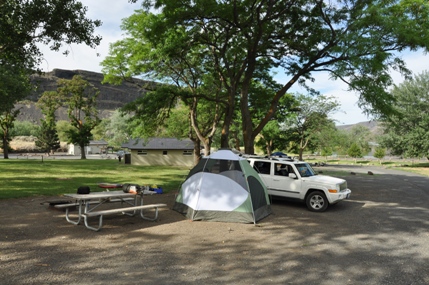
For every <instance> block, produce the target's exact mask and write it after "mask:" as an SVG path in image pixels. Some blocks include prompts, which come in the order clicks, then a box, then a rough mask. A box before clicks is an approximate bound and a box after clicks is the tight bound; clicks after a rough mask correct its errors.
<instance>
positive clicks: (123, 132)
mask: <svg viewBox="0 0 429 285" xmlns="http://www.w3.org/2000/svg"><path fill="white" fill-rule="evenodd" d="M131 118H132V116H131V115H130V114H122V113H121V112H120V111H119V110H115V111H114V112H113V114H112V116H110V118H108V119H103V120H102V121H101V122H100V124H99V125H97V126H96V127H95V128H94V130H93V131H92V134H93V135H94V139H96V140H102V139H103V140H105V141H107V142H108V144H109V146H113V147H116V148H119V147H121V145H122V144H123V143H125V142H127V141H129V140H130V139H131V138H132V128H131V127H130V124H129V123H128V122H129V120H130V119H131Z"/></svg>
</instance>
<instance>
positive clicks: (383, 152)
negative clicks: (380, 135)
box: [374, 147, 386, 164]
mask: <svg viewBox="0 0 429 285" xmlns="http://www.w3.org/2000/svg"><path fill="white" fill-rule="evenodd" d="M385 156H386V149H385V148H382V147H377V148H376V149H375V151H374V157H375V158H378V159H379V161H380V164H381V160H382V159H383V157H385Z"/></svg>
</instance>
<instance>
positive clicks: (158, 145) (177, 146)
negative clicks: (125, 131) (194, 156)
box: [121, 138, 194, 150]
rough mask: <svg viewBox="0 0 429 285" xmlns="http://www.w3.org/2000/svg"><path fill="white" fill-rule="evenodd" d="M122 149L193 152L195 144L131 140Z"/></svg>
mask: <svg viewBox="0 0 429 285" xmlns="http://www.w3.org/2000/svg"><path fill="white" fill-rule="evenodd" d="M121 147H123V148H128V149H143V150H150V149H152V150H161V149H162V150H193V149H194V143H193V142H192V141H191V140H190V139H176V138H148V139H131V140H130V141H129V142H127V143H124V144H122V145H121Z"/></svg>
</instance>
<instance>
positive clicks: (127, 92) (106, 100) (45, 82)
mask: <svg viewBox="0 0 429 285" xmlns="http://www.w3.org/2000/svg"><path fill="white" fill-rule="evenodd" d="M74 75H80V76H82V78H83V79H85V80H86V81H88V82H89V83H91V84H93V85H94V86H95V87H96V88H98V89H99V91H100V94H99V96H98V99H97V106H98V109H99V113H100V118H107V117H110V115H111V114H112V112H113V111H114V110H116V109H118V108H120V107H123V106H124V105H125V104H126V103H129V102H132V101H134V100H136V99H137V98H138V97H140V96H143V95H144V94H145V92H146V91H147V89H146V87H147V86H149V85H150V84H153V83H152V82H149V81H143V80H139V79H135V83H130V82H124V83H122V84H121V85H117V86H116V85H111V84H102V83H101V82H102V81H103V74H101V73H96V72H90V71H85V70H63V69H54V70H52V71H51V72H47V73H44V74H43V75H34V76H33V78H32V81H33V83H34V84H35V86H36V87H37V88H36V91H34V92H32V93H31V94H30V95H29V97H28V98H27V100H26V101H25V102H22V103H21V104H18V105H17V107H18V108H21V112H20V115H19V117H18V120H20V121H30V122H33V123H39V122H40V119H41V118H42V113H41V112H40V109H39V108H37V106H36V102H37V100H39V98H40V96H41V95H42V94H43V92H45V91H56V90H57V81H58V79H72V78H73V76H74ZM57 118H58V120H67V119H68V118H67V112H66V110H65V109H64V108H61V109H60V110H59V111H58V112H57Z"/></svg>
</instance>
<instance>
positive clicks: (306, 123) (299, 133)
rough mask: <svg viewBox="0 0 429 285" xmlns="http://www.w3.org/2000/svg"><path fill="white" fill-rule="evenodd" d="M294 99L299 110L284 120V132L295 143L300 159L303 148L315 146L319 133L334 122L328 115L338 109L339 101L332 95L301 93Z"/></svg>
mask: <svg viewBox="0 0 429 285" xmlns="http://www.w3.org/2000/svg"><path fill="white" fill-rule="evenodd" d="M296 100H297V101H298V102H299V105H298V109H299V110H298V111H297V112H296V113H295V115H294V116H292V117H290V118H289V119H287V120H286V122H285V126H286V127H285V132H286V134H287V136H288V138H289V140H290V141H292V142H294V143H295V145H296V148H297V150H298V155H299V159H300V160H302V155H303V152H304V150H305V149H307V148H315V147H316V146H317V143H318V137H319V136H320V134H321V133H322V132H323V131H324V130H325V128H327V127H328V126H332V125H333V124H334V122H333V120H332V119H330V118H329V116H330V115H332V114H333V113H335V112H336V111H338V108H339V103H338V102H337V101H336V100H334V99H333V98H332V97H327V96H316V97H313V96H309V95H303V94H298V95H296ZM311 144H313V146H312V147H310V145H311Z"/></svg>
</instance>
